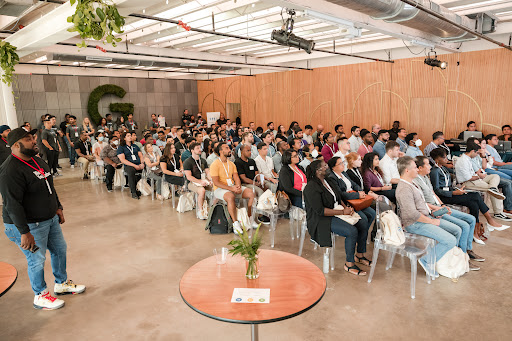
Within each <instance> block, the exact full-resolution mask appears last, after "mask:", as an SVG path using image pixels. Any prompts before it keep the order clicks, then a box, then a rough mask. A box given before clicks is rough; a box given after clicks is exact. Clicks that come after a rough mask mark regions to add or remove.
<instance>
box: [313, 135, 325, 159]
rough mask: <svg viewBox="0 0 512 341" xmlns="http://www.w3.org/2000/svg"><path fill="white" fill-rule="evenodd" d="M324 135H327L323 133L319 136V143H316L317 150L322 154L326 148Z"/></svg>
mask: <svg viewBox="0 0 512 341" xmlns="http://www.w3.org/2000/svg"><path fill="white" fill-rule="evenodd" d="M324 135H325V133H324V132H323V131H322V132H321V133H320V134H318V138H317V141H316V142H315V148H316V150H318V152H319V153H320V154H321V153H322V148H323V147H324V144H325V141H324Z"/></svg>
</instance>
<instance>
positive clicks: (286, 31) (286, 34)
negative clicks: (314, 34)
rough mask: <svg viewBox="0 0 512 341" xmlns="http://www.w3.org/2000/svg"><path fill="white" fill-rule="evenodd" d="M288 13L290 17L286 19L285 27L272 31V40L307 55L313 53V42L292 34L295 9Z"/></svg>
mask: <svg viewBox="0 0 512 341" xmlns="http://www.w3.org/2000/svg"><path fill="white" fill-rule="evenodd" d="M287 12H288V15H290V17H289V18H288V19H286V23H283V27H282V28H281V29H280V30H273V31H272V34H271V36H270V37H271V39H272V40H275V41H277V42H278V43H279V44H281V45H285V46H292V47H296V48H298V49H300V50H304V51H306V52H307V53H311V52H312V51H313V49H314V48H315V42H314V41H313V40H307V39H304V38H301V37H297V36H296V35H295V34H293V33H292V31H293V23H294V20H293V17H294V16H295V11H294V10H293V9H289V10H288V11H287Z"/></svg>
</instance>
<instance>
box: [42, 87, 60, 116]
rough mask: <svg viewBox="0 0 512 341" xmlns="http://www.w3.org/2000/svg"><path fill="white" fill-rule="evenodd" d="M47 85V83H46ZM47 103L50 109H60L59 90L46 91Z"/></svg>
mask: <svg viewBox="0 0 512 341" xmlns="http://www.w3.org/2000/svg"><path fill="white" fill-rule="evenodd" d="M45 85H46V83H45ZM46 105H47V106H48V110H54V109H59V108H60V107H59V98H58V96H57V92H46Z"/></svg>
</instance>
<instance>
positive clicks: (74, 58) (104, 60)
mask: <svg viewBox="0 0 512 341" xmlns="http://www.w3.org/2000/svg"><path fill="white" fill-rule="evenodd" d="M50 59H51V60H61V61H67V62H79V63H90V62H94V63H97V64H120V65H130V66H134V67H135V66H147V67H155V68H171V67H172V68H182V69H190V70H215V71H234V70H240V69H241V68H239V67H231V66H219V65H201V64H197V63H186V62H176V63H171V62H154V61H151V60H137V59H126V58H112V57H101V56H100V57H97V56H85V55H84V56H82V55H80V56H79V55H71V54H56V53H54V54H53V55H52V56H51V58H48V60H50Z"/></svg>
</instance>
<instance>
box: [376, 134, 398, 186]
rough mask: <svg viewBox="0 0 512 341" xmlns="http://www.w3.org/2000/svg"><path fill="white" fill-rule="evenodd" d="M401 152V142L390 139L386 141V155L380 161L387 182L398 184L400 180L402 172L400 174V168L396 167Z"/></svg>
mask: <svg viewBox="0 0 512 341" xmlns="http://www.w3.org/2000/svg"><path fill="white" fill-rule="evenodd" d="M399 152H400V144H398V142H396V141H388V143H386V155H384V157H383V158H382V159H381V160H380V162H379V168H380V169H381V170H382V178H383V180H384V183H386V184H392V185H396V184H398V182H399V181H400V174H398V168H397V167H396V160H398V153H399Z"/></svg>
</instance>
